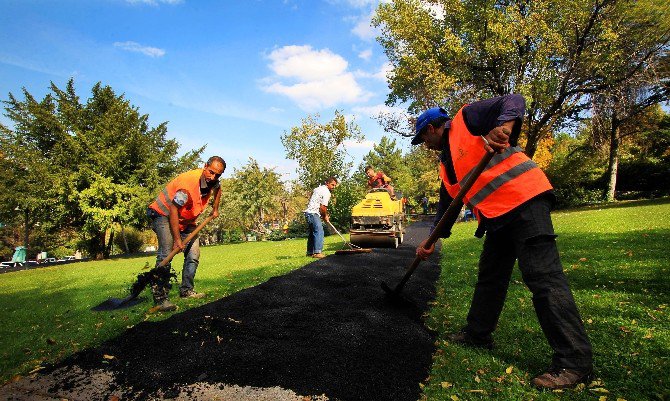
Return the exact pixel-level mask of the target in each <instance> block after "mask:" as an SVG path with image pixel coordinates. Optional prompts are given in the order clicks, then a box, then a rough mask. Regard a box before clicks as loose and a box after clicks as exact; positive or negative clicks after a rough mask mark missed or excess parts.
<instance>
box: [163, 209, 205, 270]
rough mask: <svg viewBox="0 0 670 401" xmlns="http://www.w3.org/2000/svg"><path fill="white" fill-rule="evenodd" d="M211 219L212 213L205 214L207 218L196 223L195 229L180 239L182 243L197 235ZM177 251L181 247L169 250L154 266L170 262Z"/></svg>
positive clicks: (179, 250)
mask: <svg viewBox="0 0 670 401" xmlns="http://www.w3.org/2000/svg"><path fill="white" fill-rule="evenodd" d="M213 219H214V215H213V214H210V215H209V216H207V218H206V219H205V220H203V221H202V223H200V224H199V225H198V227H196V228H195V230H193V231H192V232H191V233H190V234H189V235H188V236H187V237H186V238H184V240H183V241H182V243H184V244H188V243H189V242H191V240H192V239H193V238H195V236H196V235H198V232H200V230H202V228H203V227H204V226H205V225H207V223H209V222H210V221H212V220H213ZM179 252H181V249H178V248H177V249H173V250H172V252H170V253H169V254H168V255H167V256H166V257H165V259H163V260H162V261H161V262H160V263H159V264H158V265H157V266H156V267H163V266H165V265H167V264H168V263H170V262H171V261H172V258H174V257H175V255H176V254H178V253H179Z"/></svg>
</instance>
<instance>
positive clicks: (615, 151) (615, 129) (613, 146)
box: [605, 118, 620, 202]
mask: <svg viewBox="0 0 670 401" xmlns="http://www.w3.org/2000/svg"><path fill="white" fill-rule="evenodd" d="M619 125H620V124H619V120H617V119H616V118H613V119H612V129H611V130H610V155H609V163H608V165H607V177H608V178H609V179H608V180H607V193H606V194H605V200H607V202H614V201H615V199H614V194H615V191H616V178H617V170H618V169H619Z"/></svg>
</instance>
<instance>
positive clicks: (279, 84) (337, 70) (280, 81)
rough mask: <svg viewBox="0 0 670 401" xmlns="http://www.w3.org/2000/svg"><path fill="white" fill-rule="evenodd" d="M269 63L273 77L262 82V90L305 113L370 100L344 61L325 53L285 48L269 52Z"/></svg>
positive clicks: (307, 49) (297, 47) (306, 47)
mask: <svg viewBox="0 0 670 401" xmlns="http://www.w3.org/2000/svg"><path fill="white" fill-rule="evenodd" d="M268 59H270V60H271V63H270V65H269V68H270V69H271V70H272V71H273V72H274V73H275V74H276V76H274V77H270V78H265V79H262V80H261V81H260V82H261V83H260V84H261V87H262V89H263V90H264V91H266V92H269V93H279V94H281V95H284V96H287V97H288V98H290V99H291V100H293V101H294V102H295V103H297V104H298V106H299V107H300V108H302V109H304V110H316V109H319V108H327V107H333V106H335V105H337V104H340V103H355V102H361V101H365V100H367V99H369V98H370V96H371V95H370V94H369V93H366V92H365V91H364V90H363V89H362V88H361V87H360V85H359V84H358V82H356V79H355V77H354V75H353V74H352V73H351V72H347V67H348V65H349V64H348V63H347V61H346V60H345V59H344V58H343V57H341V56H340V55H337V54H335V53H333V52H331V51H330V50H328V49H323V50H315V49H312V47H311V46H284V47H281V48H279V49H276V50H274V51H272V53H270V55H269V56H268Z"/></svg>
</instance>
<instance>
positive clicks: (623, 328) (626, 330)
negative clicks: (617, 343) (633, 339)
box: [619, 326, 631, 333]
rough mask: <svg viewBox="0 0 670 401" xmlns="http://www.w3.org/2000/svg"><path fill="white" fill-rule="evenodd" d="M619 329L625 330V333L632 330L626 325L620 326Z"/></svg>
mask: <svg viewBox="0 0 670 401" xmlns="http://www.w3.org/2000/svg"><path fill="white" fill-rule="evenodd" d="M619 329H620V330H621V331H623V332H624V333H630V332H631V331H630V329H629V328H628V327H626V326H620V327H619Z"/></svg>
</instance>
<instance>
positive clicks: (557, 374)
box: [531, 366, 592, 390]
mask: <svg viewBox="0 0 670 401" xmlns="http://www.w3.org/2000/svg"><path fill="white" fill-rule="evenodd" d="M591 374H592V371H591V369H589V370H573V369H562V368H556V367H553V366H552V367H550V368H549V369H547V371H546V372H545V373H543V374H541V375H539V376H537V377H535V378H534V379H533V380H532V381H531V383H533V385H534V386H535V387H537V388H539V389H542V390H558V389H562V388H572V387H575V386H576V385H578V384H579V383H588V382H590V381H591Z"/></svg>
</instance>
